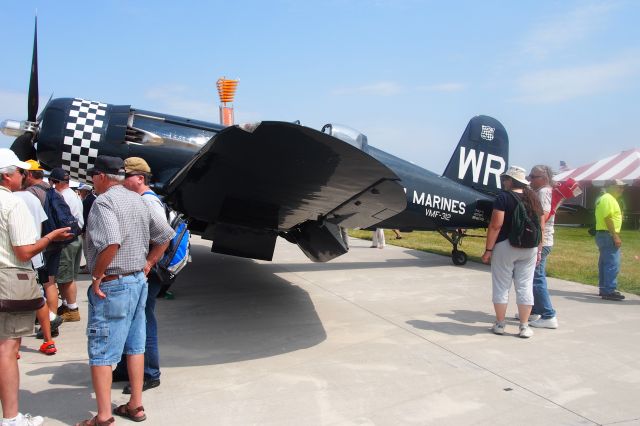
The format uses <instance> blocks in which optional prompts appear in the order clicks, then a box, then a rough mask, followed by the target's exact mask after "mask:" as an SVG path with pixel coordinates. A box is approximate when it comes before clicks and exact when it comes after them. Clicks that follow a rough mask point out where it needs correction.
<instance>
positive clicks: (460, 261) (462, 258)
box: [451, 250, 467, 266]
mask: <svg viewBox="0 0 640 426" xmlns="http://www.w3.org/2000/svg"><path fill="white" fill-rule="evenodd" d="M451 260H452V261H453V264H454V265H458V266H460V265H464V264H465V263H467V253H465V252H463V251H462V250H454V251H452V252H451Z"/></svg>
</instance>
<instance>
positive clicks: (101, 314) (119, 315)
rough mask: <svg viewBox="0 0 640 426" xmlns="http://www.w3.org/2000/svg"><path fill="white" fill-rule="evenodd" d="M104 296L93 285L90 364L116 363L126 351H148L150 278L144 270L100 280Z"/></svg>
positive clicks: (89, 327)
mask: <svg viewBox="0 0 640 426" xmlns="http://www.w3.org/2000/svg"><path fill="white" fill-rule="evenodd" d="M100 289H101V290H102V292H103V293H104V294H105V295H106V296H107V297H106V298H105V299H100V297H98V296H97V295H96V294H95V293H94V292H93V290H92V288H91V287H89V289H88V291H87V297H88V299H89V323H88V324H87V352H88V353H89V365H91V366H104V365H114V364H117V363H118V362H119V361H120V358H121V356H122V354H123V353H124V354H126V355H136V354H143V353H144V346H145V342H146V324H145V314H144V308H145V305H146V303H147V279H146V277H145V276H144V274H143V273H142V272H137V273H135V274H133V275H127V276H124V277H121V278H119V279H117V280H112V281H106V282H102V283H101V284H100Z"/></svg>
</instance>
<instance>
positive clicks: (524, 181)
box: [500, 173, 531, 185]
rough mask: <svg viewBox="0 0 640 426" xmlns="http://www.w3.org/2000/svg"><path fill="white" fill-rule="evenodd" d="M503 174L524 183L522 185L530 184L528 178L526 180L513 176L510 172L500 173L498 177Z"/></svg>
mask: <svg viewBox="0 0 640 426" xmlns="http://www.w3.org/2000/svg"><path fill="white" fill-rule="evenodd" d="M503 176H508V177H510V178H511V179H513V180H515V181H518V182H520V183H522V184H524V185H530V184H531V182H529V181H528V180H526V179H518V178H517V177H513V176H511V175H510V174H507V173H503V174H501V175H500V177H503Z"/></svg>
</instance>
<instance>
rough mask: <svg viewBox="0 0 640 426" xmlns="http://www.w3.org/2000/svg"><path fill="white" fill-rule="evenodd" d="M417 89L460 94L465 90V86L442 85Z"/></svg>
mask: <svg viewBox="0 0 640 426" xmlns="http://www.w3.org/2000/svg"><path fill="white" fill-rule="evenodd" d="M417 89H418V90H421V91H424V92H460V91H462V90H464V89H465V85H464V84H462V83H441V84H432V85H428V86H418V87H417Z"/></svg>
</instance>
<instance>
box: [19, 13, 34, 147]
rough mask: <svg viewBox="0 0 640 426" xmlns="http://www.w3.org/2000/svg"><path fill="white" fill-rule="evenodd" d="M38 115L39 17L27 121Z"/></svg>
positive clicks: (32, 62)
mask: <svg viewBox="0 0 640 426" xmlns="http://www.w3.org/2000/svg"><path fill="white" fill-rule="evenodd" d="M36 114H38V17H37V16H36V24H35V29H34V32H33V56H32V58H31V79H30V80H29V100H28V108H27V120H29V121H32V122H35V121H36ZM16 155H17V154H16Z"/></svg>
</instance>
